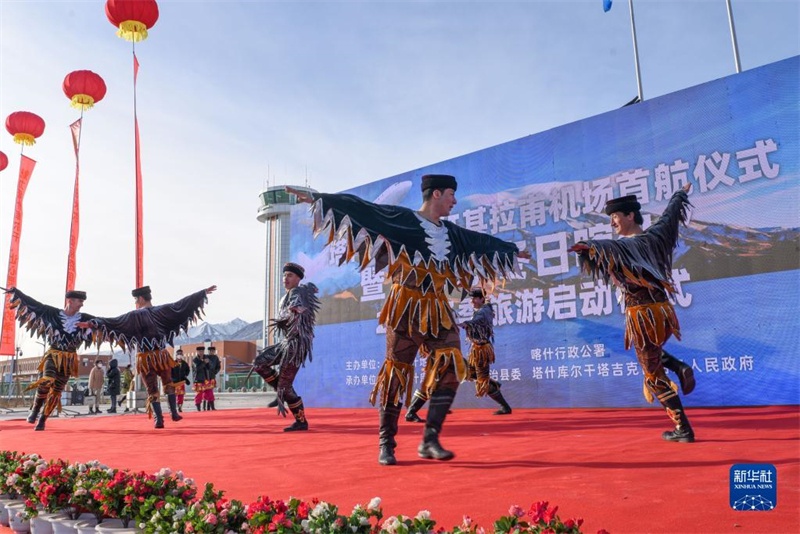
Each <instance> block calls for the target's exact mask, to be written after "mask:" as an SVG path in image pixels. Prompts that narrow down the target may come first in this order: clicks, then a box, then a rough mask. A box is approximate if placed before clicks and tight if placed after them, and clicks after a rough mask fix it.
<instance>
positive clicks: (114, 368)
mask: <svg viewBox="0 0 800 534" xmlns="http://www.w3.org/2000/svg"><path fill="white" fill-rule="evenodd" d="M106 387H107V388H108V396H109V397H111V408H109V409H108V410H106V411H107V412H108V413H117V397H118V396H119V392H120V391H121V390H122V380H121V377H120V373H119V362H117V360H116V359H115V358H112V359H111V361H109V362H108V371H106Z"/></svg>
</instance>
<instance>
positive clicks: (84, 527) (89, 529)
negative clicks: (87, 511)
mask: <svg viewBox="0 0 800 534" xmlns="http://www.w3.org/2000/svg"><path fill="white" fill-rule="evenodd" d="M96 526H97V519H95V518H94V517H90V518H87V519H83V520H81V521H78V522H77V523H75V532H76V533H77V534H94V527H96Z"/></svg>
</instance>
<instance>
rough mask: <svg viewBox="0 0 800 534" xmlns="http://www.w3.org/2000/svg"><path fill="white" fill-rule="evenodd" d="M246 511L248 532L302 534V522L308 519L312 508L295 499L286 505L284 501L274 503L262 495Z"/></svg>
mask: <svg viewBox="0 0 800 534" xmlns="http://www.w3.org/2000/svg"><path fill="white" fill-rule="evenodd" d="M245 510H246V511H245V515H246V517H247V525H248V529H247V530H248V531H249V532H251V533H252V534H263V533H265V532H279V533H294V532H297V533H301V532H303V526H302V522H303V521H304V520H306V519H308V514H309V512H310V511H311V508H310V506H309V505H308V504H307V503H305V502H303V501H301V500H300V499H296V498H294V497H291V498H289V502H288V503H286V502H284V501H282V500H277V501H273V500H272V499H270V498H269V497H267V496H263V495H262V496H259V497H258V499H256V501H255V502H253V503H251V504H249V505H247V507H246V509H245Z"/></svg>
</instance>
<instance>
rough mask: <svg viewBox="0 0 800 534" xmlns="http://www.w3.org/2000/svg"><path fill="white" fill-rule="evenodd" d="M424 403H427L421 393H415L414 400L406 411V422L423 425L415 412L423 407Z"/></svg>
mask: <svg viewBox="0 0 800 534" xmlns="http://www.w3.org/2000/svg"><path fill="white" fill-rule="evenodd" d="M426 402H428V399H426V398H425V397H424V396H423V395H422V392H420V391H419V390H417V391H415V392H414V398H413V400H412V401H411V404H410V405H409V406H408V409H407V410H406V421H408V422H410V423H424V422H425V421H423V420H422V419H421V418H420V416H419V415H417V412H418V411H419V409H420V408H422V407H423V406H424V405H425V403H426Z"/></svg>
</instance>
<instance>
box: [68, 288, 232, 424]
mask: <svg viewBox="0 0 800 534" xmlns="http://www.w3.org/2000/svg"><path fill="white" fill-rule="evenodd" d="M216 289H217V286H211V287H209V288H207V289H203V290H200V291H198V292H197V293H193V294H191V295H189V296H188V297H184V298H182V299H181V300H179V301H177V302H173V303H172V304H162V305H160V306H153V303H152V300H153V297H152V293H151V291H150V287H149V286H144V287H139V288H136V289H134V290H133V291H131V295H133V298H134V299H135V303H136V309H135V310H133V311H130V312H128V313H126V314H125V315H120V316H119V317H115V318H113V319H109V318H100V317H94V318H92V319H91V320H90V321H87V322H84V323H79V326H88V327H91V328H94V329H95V330H96V333H97V335H96V340H95V342H96V343H98V344H100V343H104V342H109V343H117V344H119V345H120V346H121V347H122V348H123V349H124V350H128V348H132V349H135V350H136V351H137V354H136V372H137V374H140V375H141V376H142V380H144V383H145V385H146V387H147V416H148V418H150V417H151V416H155V425H154V426H155V428H164V416H163V415H162V412H161V397H160V393H159V387H158V379H159V378H160V379H161V384H162V386H163V387H164V392H165V393H166V394H167V402H168V403H169V409H170V413H171V415H172V420H173V421H180V420H181V419H183V417H181V415H180V414H178V405H177V399H176V397H175V386H174V385H173V384H172V368H173V367H174V366H175V360H173V359H172V356H171V355H170V353H169V351H168V350H167V346H168V345H172V340H173V339H174V338H175V336H177V335H178V334H179V333H180V332H181V331H182V330H183V331H186V330H187V329H188V328H189V325H190V324H192V323H194V322H195V321H196V320H197V319H198V318H200V317H201V315H202V312H203V306H204V305H205V303H206V301H207V297H208V295H209V294H210V293H213V292H214V291H216Z"/></svg>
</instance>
